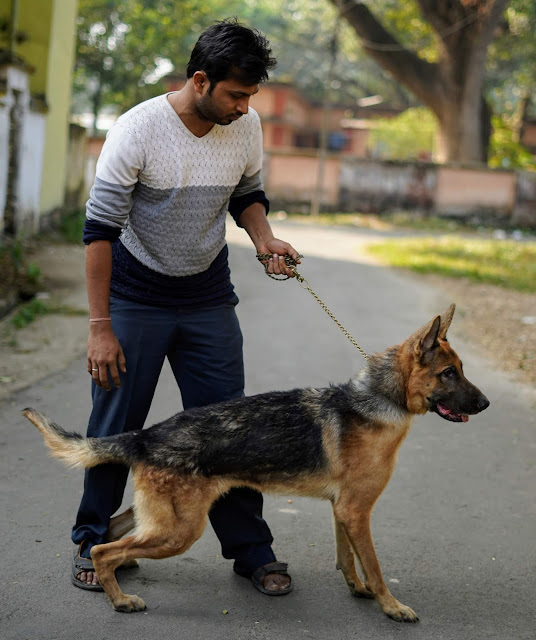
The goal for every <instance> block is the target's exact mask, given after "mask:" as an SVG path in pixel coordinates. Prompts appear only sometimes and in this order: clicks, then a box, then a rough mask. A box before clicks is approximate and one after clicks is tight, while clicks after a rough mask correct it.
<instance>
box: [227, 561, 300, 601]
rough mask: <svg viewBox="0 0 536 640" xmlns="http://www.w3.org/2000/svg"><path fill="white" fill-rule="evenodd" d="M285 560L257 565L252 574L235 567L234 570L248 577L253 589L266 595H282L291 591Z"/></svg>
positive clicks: (290, 580) (290, 581)
mask: <svg viewBox="0 0 536 640" xmlns="http://www.w3.org/2000/svg"><path fill="white" fill-rule="evenodd" d="M287 568H288V565H287V563H286V562H277V561H276V562H270V563H269V564H265V565H264V566H262V567H259V568H258V569H257V570H256V571H254V572H253V574H250V573H248V572H246V571H243V570H241V569H240V567H239V566H238V567H237V564H236V562H235V565H234V570H235V572H236V573H238V575H241V576H244V577H245V578H250V579H251V582H252V583H253V586H254V587H255V589H257V590H258V591H260V592H261V593H264V594H265V595H267V596H284V595H286V594H287V593H290V592H291V591H292V579H291V577H290V575H289V574H288V572H287Z"/></svg>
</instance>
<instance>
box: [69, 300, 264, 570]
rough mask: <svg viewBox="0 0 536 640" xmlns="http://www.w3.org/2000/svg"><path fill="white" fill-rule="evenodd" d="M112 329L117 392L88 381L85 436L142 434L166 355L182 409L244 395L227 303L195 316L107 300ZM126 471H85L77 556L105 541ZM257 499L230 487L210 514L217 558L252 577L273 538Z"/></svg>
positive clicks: (234, 322)
mask: <svg viewBox="0 0 536 640" xmlns="http://www.w3.org/2000/svg"><path fill="white" fill-rule="evenodd" d="M110 315H111V318H112V326H113V330H114V333H115V335H116V336H117V339H118V340H119V343H120V344H121V347H122V348H123V352H124V354H125V358H126V368H127V372H126V373H125V374H121V386H120V387H119V388H118V389H113V390H112V391H105V390H104V389H102V388H101V387H98V386H97V385H95V384H94V383H92V397H93V410H92V412H91V417H90V419H89V426H88V430H87V435H88V437H93V438H99V437H103V436H108V435H112V434H116V433H123V432H125V431H131V430H134V429H141V428H142V427H143V425H144V423H145V419H146V417H147V414H148V412H149V408H150V406H151V401H152V399H153V395H154V392H155V389H156V384H157V382H158V378H159V375H160V372H161V369H162V366H163V364H164V360H165V358H166V357H167V358H168V360H169V363H170V365H171V368H172V370H173V374H174V376H175V379H176V381H177V384H178V386H179V389H180V392H181V396H182V403H183V406H184V408H185V409H190V408H192V407H201V406H204V405H208V404H212V403H214V402H221V401H224V400H230V399H231V398H237V397H240V396H242V395H244V366H243V360H242V333H241V331H240V326H239V324H238V318H237V317H236V313H235V309H234V305H232V304H228V305H223V306H219V307H216V308H212V309H205V310H201V311H199V310H198V311H178V310H174V309H162V308H159V307H150V306H147V305H142V304H139V303H137V302H131V301H128V300H123V299H121V298H116V297H113V296H112V298H111V301H110ZM127 476H128V468H127V467H125V466H123V465H120V464H104V465H99V466H97V467H94V468H93V469H88V470H87V471H86V474H85V478H84V494H83V497H82V501H81V504H80V508H79V511H78V515H77V518H76V523H75V525H74V527H73V531H72V540H73V542H74V543H75V544H81V543H82V542H83V541H84V542H85V544H84V549H83V552H82V554H83V555H84V556H88V557H89V549H90V548H91V547H92V546H93V545H95V544H101V543H103V542H106V533H107V531H108V526H109V521H110V518H111V516H112V515H113V514H114V513H115V512H116V511H117V509H119V507H120V506H121V501H122V499H123V492H124V489H125V485H126V482H127ZM262 505H263V500H262V495H261V494H260V493H259V492H258V491H254V490H253V489H248V488H239V489H232V490H231V491H230V492H229V493H228V494H227V495H225V496H223V497H222V498H220V499H219V500H218V501H217V502H216V503H215V504H214V505H213V507H212V509H211V511H210V514H209V516H210V521H211V523H212V526H213V528H214V531H215V532H216V535H217V536H218V538H219V540H220V543H221V545H222V555H223V556H224V557H225V558H234V559H235V560H236V566H237V568H240V569H241V570H242V571H245V572H250V571H254V570H255V569H257V568H258V567H260V566H262V565H264V564H267V563H268V562H273V561H274V560H275V556H274V554H273V551H272V549H271V544H272V540H273V539H272V535H271V533H270V529H269V528H268V525H267V524H266V522H265V521H264V520H263V517H262Z"/></svg>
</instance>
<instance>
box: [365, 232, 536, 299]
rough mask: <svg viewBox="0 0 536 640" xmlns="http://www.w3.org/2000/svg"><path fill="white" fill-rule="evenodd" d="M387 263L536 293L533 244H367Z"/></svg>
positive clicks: (446, 240) (448, 239)
mask: <svg viewBox="0 0 536 640" xmlns="http://www.w3.org/2000/svg"><path fill="white" fill-rule="evenodd" d="M368 251H369V252H370V253H372V254H373V255H376V256H378V257H379V258H381V259H382V260H383V261H385V262H386V263H387V264H389V265H391V266H395V267H401V268H404V269H410V270H411V271H416V272H417V273H435V274H439V275H444V276H449V277H453V278H468V279H469V280H471V281H473V282H482V283H487V284H494V285H499V286H501V287H505V288H506V289H515V290H517V291H527V292H532V293H534V292H536V243H535V242H516V241H513V240H512V241H510V240H491V239H489V240H488V239H476V238H475V239H473V238H471V239H468V238H462V237H457V236H452V235H449V236H444V237H441V238H425V237H422V238H403V239H397V240H390V241H387V242H382V243H380V244H375V245H370V246H369V247H368Z"/></svg>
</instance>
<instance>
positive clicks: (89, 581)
mask: <svg viewBox="0 0 536 640" xmlns="http://www.w3.org/2000/svg"><path fill="white" fill-rule="evenodd" d="M82 553H84V554H85V555H87V554H88V553H89V552H88V550H87V547H86V546H84V543H82V544H81V545H80V546H79V547H78V549H77V550H76V551H75V553H74V558H73V566H72V573H71V580H72V583H73V584H74V586H75V587H78V588H79V589H89V590H90V591H103V588H102V586H101V584H100V582H99V577H98V576H97V572H96V571H95V567H94V566H93V561H92V560H91V558H84V557H82V556H81V554H82ZM139 566H140V563H139V562H138V560H137V559H136V558H132V559H131V560H127V561H126V562H124V563H123V564H122V565H120V566H119V567H118V569H134V568H136V567H139Z"/></svg>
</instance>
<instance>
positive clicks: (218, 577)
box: [0, 227, 536, 640]
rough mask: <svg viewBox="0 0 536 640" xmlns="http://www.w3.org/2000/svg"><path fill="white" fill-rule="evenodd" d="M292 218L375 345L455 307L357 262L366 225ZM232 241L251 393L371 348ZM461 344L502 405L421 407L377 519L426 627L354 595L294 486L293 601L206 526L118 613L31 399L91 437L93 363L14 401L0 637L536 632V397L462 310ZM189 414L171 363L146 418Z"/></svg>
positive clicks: (2, 452) (4, 474) (343, 307)
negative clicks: (466, 334) (79, 551)
mask: <svg viewBox="0 0 536 640" xmlns="http://www.w3.org/2000/svg"><path fill="white" fill-rule="evenodd" d="M286 229H287V234H286V237H285V239H287V238H288V239H289V240H290V241H291V242H293V243H295V246H296V248H298V249H300V250H301V251H302V252H303V253H305V254H306V255H308V256H309V257H308V258H306V259H305V260H304V262H303V265H302V267H301V271H302V273H303V275H305V276H306V277H307V279H308V280H309V282H310V283H311V285H312V286H313V288H314V289H315V290H316V291H317V293H319V294H320V296H321V297H322V298H323V299H324V300H325V302H326V303H327V304H328V306H330V307H331V308H332V310H333V311H334V312H335V314H336V315H337V317H338V318H339V320H340V321H341V322H342V323H343V324H344V325H345V327H346V328H347V329H348V330H349V331H350V333H351V334H352V335H353V336H354V337H355V338H356V339H357V341H358V342H359V343H360V344H361V345H362V346H363V348H364V349H365V350H366V351H369V352H373V351H378V350H383V349H384V348H385V347H387V346H389V345H391V344H395V343H398V342H400V341H402V340H403V339H404V338H405V337H407V336H408V335H409V334H410V333H412V332H413V331H414V330H415V329H417V328H418V327H419V326H421V325H423V324H424V323H425V322H427V321H428V320H429V319H430V318H431V317H433V316H434V315H435V314H437V313H440V312H442V311H443V310H444V309H445V308H446V307H447V306H448V304H449V303H450V302H451V300H448V299H445V298H444V296H443V295H442V292H441V291H438V290H435V289H430V288H429V287H424V286H423V285H422V284H421V283H419V281H418V279H415V278H409V277H406V276H403V275H399V274H398V273H395V272H393V271H391V270H388V269H385V268H381V267H378V266H375V265H374V264H371V263H367V262H366V261H365V262H361V261H360V243H361V242H362V240H363V236H362V234H361V233H358V232H352V231H343V232H339V231H334V230H329V229H327V230H314V231H311V230H305V229H302V228H292V227H286ZM289 235H290V237H289ZM232 240H233V243H232V244H231V267H232V271H233V281H234V282H235V285H236V288H237V291H238V294H239V297H240V299H241V303H240V305H239V307H238V310H239V316H240V319H241V324H242V329H243V332H244V337H245V358H246V373H247V392H248V394H253V393H258V392H262V391H268V390H272V389H285V388H292V387H295V386H308V385H314V386H325V385H328V384H329V383H330V382H339V381H345V380H347V379H348V378H349V377H351V376H352V375H353V374H354V373H355V372H356V371H357V370H358V369H359V368H360V367H361V366H362V364H363V361H362V358H361V356H360V354H359V353H358V352H357V350H356V349H354V347H353V346H352V345H351V344H350V343H349V342H348V341H347V340H346V338H345V337H344V336H343V335H342V334H341V333H340V332H339V330H338V329H337V327H336V326H335V325H334V324H333V322H332V321H331V320H330V319H329V318H328V317H327V316H326V315H325V314H324V312H323V311H322V310H321V309H320V307H319V306H318V305H317V303H316V302H315V301H314V300H313V299H312V297H311V296H310V295H309V294H308V293H307V292H306V291H302V290H301V289H300V288H299V286H298V285H297V283H296V282H287V283H276V282H273V281H272V280H270V279H268V278H266V276H264V274H263V273H262V270H260V269H259V267H258V266H257V265H256V264H255V265H254V266H253V262H254V258H253V257H252V250H251V248H245V247H246V246H247V243H246V242H245V241H244V239H243V238H241V237H238V236H236V237H235V236H234V235H233V238H232ZM300 240H301V244H300ZM333 255H335V256H337V258H336V259H332V258H331V257H330V256H333ZM462 311H463V310H462ZM450 339H451V343H452V344H453V346H454V347H455V349H456V350H457V351H458V353H459V354H460V355H461V357H462V359H463V361H464V368H465V372H466V375H467V377H468V378H469V379H470V380H471V381H473V382H474V383H475V384H477V386H479V387H480V388H481V389H482V390H483V391H484V392H485V393H486V395H487V396H488V398H489V399H490V401H491V406H490V408H489V409H488V410H487V411H486V412H485V413H483V414H481V415H480V416H474V417H471V419H470V421H469V422H468V423H466V424H464V423H450V422H446V421H443V420H441V419H440V418H439V417H438V416H436V415H435V414H434V415H432V414H430V415H427V416H425V417H419V418H416V420H415V422H414V425H413V428H412V431H411V433H410V435H409V436H408V438H407V440H406V442H405V443H404V444H403V446H402V448H401V452H400V459H399V464H398V467H397V470H396V471H395V474H394V476H393V478H392V480H391V482H390V484H389V486H388V487H387V489H386V491H385V492H384V494H383V495H382V496H381V497H380V499H379V501H378V504H377V506H376V508H375V511H374V513H373V517H372V533H373V537H374V541H375V545H376V550H377V553H378V556H379V559H380V563H381V565H382V569H383V573H384V577H385V580H386V582H387V583H388V585H389V588H390V589H391V591H392V592H393V594H394V595H395V596H396V597H397V598H398V599H399V600H400V601H401V602H403V603H404V604H407V605H409V606H411V607H412V608H414V609H415V610H416V611H417V612H418V614H419V616H420V622H418V623H417V624H415V625H411V624H404V623H397V622H394V621H392V620H390V619H388V618H387V617H386V616H385V615H384V614H383V613H382V612H381V610H380V608H379V606H378V605H377V603H376V602H374V601H368V600H359V599H355V598H353V597H352V596H351V595H350V593H349V592H348V590H347V588H346V586H345V584H344V581H343V578H342V575H341V574H340V572H337V571H336V570H335V566H334V565H335V563H334V551H333V533H332V526H331V520H330V508H329V505H328V504H326V503H323V502H319V501H313V500H309V499H303V498H293V497H292V496H276V497H267V498H266V503H265V516H266V519H267V520H268V522H269V524H270V526H271V528H272V532H273V534H274V537H275V543H274V548H275V550H276V553H277V555H278V558H279V559H281V560H286V561H288V562H289V563H290V568H291V572H292V576H293V580H294V591H293V593H292V594H290V595H288V596H285V597H282V598H270V597H267V596H264V595H261V594H260V593H258V592H257V591H255V590H254V588H253V587H252V586H251V585H250V584H249V582H248V581H247V580H245V579H243V578H240V577H238V576H236V575H234V574H233V572H232V570H231V563H230V562H229V561H226V560H224V559H223V558H222V557H221V555H220V549H219V545H218V541H217V539H216V537H215V535H214V533H213V532H212V530H210V529H207V530H206V531H205V533H204V535H203V537H202V538H201V540H199V541H198V542H197V543H196V544H195V545H194V546H193V547H192V549H190V550H189V551H188V552H187V553H186V554H184V555H183V556H181V557H176V558H170V559H167V560H161V561H151V560H145V561H144V560H142V561H141V567H140V568H139V569H135V570H122V571H121V572H120V574H119V581H120V583H121V585H122V587H123V589H124V591H125V592H127V593H137V594H139V595H140V596H141V597H143V599H144V600H145V601H146V603H147V605H148V609H147V611H146V612H143V613H134V614H120V613H116V612H114V611H113V610H112V608H111V606H110V604H109V602H108V600H107V598H106V596H105V595H104V594H102V593H91V592H85V591H82V590H80V589H75V588H74V587H72V586H71V583H70V560H71V554H72V549H73V547H72V544H71V542H70V537H69V532H70V528H71V526H72V521H73V517H74V514H75V510H76V508H77V505H78V501H79V498H80V494H81V490H82V472H80V471H79V470H68V469H66V468H65V467H64V466H62V464H61V463H60V462H59V461H57V460H53V459H52V458H51V457H50V456H49V455H48V453H47V452H46V450H45V447H44V445H43V443H42V439H41V436H40V435H39V433H38V432H37V431H36V430H35V429H34V428H33V427H32V426H31V425H30V424H29V423H28V422H27V421H26V420H25V419H24V418H22V417H21V415H20V410H21V409H22V408H24V407H26V406H33V407H35V408H37V409H38V410H39V411H41V412H43V413H45V414H46V415H48V416H49V417H50V418H52V419H54V420H55V421H56V422H58V423H59V424H61V425H63V426H65V427H68V428H71V429H74V430H78V431H80V432H84V431H85V423H86V420H87V416H88V414H89V410H90V398H89V381H88V375H87V372H86V371H85V358H83V359H77V360H76V361H75V362H73V363H72V365H70V366H69V367H68V368H66V369H65V370H63V371H61V372H59V373H56V374H54V375H51V376H49V377H47V378H45V379H43V380H42V381H40V382H39V383H37V384H34V385H33V386H31V387H29V388H27V389H24V390H22V391H20V392H18V393H16V394H15V395H13V396H12V397H11V398H9V399H8V400H6V401H4V402H3V403H2V404H0V486H1V488H2V491H1V496H0V500H1V502H0V505H1V516H0V540H2V546H1V548H2V551H1V555H0V571H1V576H2V579H1V582H0V602H1V605H2V606H1V608H0V638H2V640H8V639H15V638H16V639H24V638H28V639H31V640H33V639H39V640H41V639H43V640H45V639H46V640H52V639H58V640H59V639H71V638H78V637H88V638H90V637H91V638H100V639H105V640H107V639H108V638H110V639H111V638H114V639H117V640H123V639H127V638H128V639H132V638H140V639H141V638H143V639H145V638H167V637H170V638H188V639H191V640H198V639H199V640H201V639H203V640H207V639H219V638H233V639H236V640H242V639H244V640H245V639H249V638H255V639H267V640H268V639H269V640H272V639H275V638H278V639H279V638H280V639H284V640H297V639H302V638H316V639H319V640H331V639H332V638H337V639H341V640H344V639H346V638H348V639H349V638H382V639H383V638H385V639H391V638H397V639H398V638H412V639H426V640H436V639H449V640H451V639H452V640H457V639H460V640H461V639H463V640H472V639H484V638H486V639H495V638H496V639H500V640H505V639H513V640H523V639H527V640H528V639H529V638H530V639H533V638H534V637H536V631H535V628H536V627H535V623H536V615H535V609H534V597H535V594H536V572H535V566H536V535H535V534H536V506H535V489H536V412H535V408H536V395H535V394H534V390H531V389H529V388H527V387H521V386H520V385H519V384H517V383H514V382H512V381H511V380H509V379H508V377H507V376H505V375H504V374H501V373H500V372H497V371H493V370H492V368H491V366H490V364H489V363H488V362H487V361H486V359H485V358H484V354H481V353H478V352H477V351H476V350H475V349H474V348H473V347H472V346H471V345H467V344H465V343H464V340H463V335H461V333H460V331H459V330H457V329H456V316H455V317H454V321H453V326H452V330H451V332H450ZM179 409H180V397H179V394H178V392H177V390H176V388H175V383H174V381H173V379H172V376H171V374H170V371H169V370H168V369H166V370H165V371H164V374H163V376H162V378H161V381H160V383H159V387H158V389H157V394H156V397H155V400H154V402H153V407H152V409H151V414H150V418H149V422H155V421H156V420H159V419H163V418H166V417H168V416H169V415H171V414H172V413H174V412H176V411H178V410H179ZM130 496H131V492H130V489H129V491H128V492H127V496H126V497H125V505H128V504H129V501H130Z"/></svg>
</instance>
